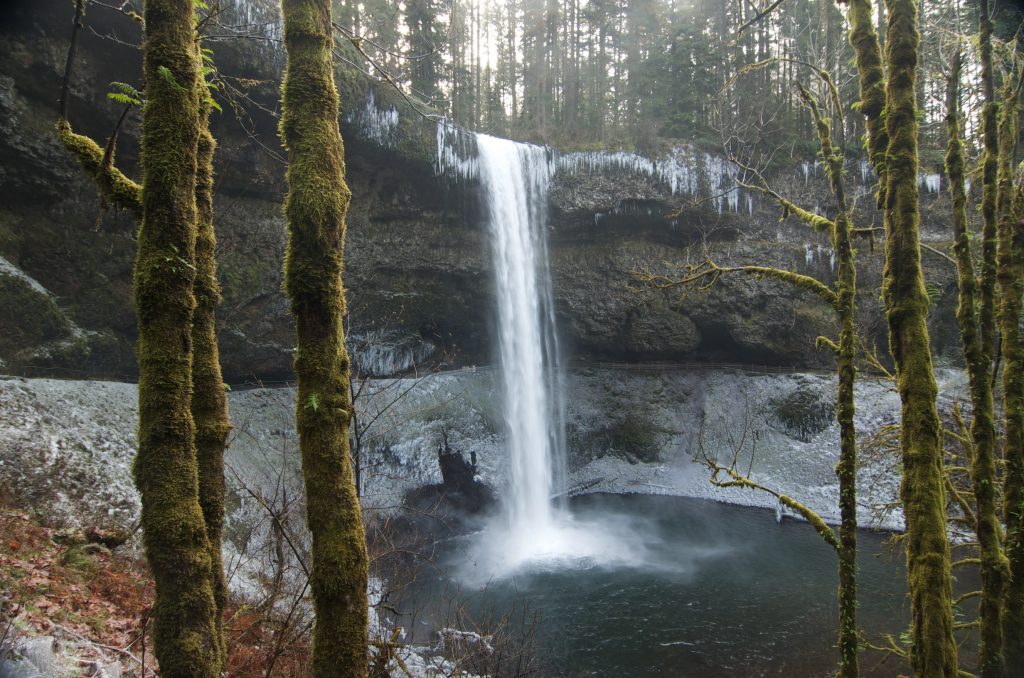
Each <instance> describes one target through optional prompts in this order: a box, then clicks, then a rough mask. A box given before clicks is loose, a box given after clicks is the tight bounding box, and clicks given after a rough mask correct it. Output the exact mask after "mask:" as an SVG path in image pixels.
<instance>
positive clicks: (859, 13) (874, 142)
mask: <svg viewBox="0 0 1024 678" xmlns="http://www.w3.org/2000/svg"><path fill="white" fill-rule="evenodd" d="M879 1H881V0H879ZM847 16H848V18H849V21H850V44H851V45H852V46H853V52H854V58H855V60H856V64H857V75H858V80H859V82H860V103H859V110H860V113H861V114H862V115H863V116H864V118H865V126H866V127H867V138H866V140H865V147H866V150H867V152H868V158H869V159H870V161H871V166H872V168H873V169H874V170H875V174H877V175H878V205H879V206H881V205H882V203H883V198H884V196H883V192H884V189H885V183H886V180H885V170H886V162H885V153H886V149H887V148H888V146H889V137H888V131H887V129H886V123H885V107H886V93H885V72H884V70H883V68H882V50H881V47H880V45H879V42H878V33H877V32H876V31H875V22H874V18H873V17H872V16H871V2H870V0H850V1H849V10H848V14H847Z"/></svg>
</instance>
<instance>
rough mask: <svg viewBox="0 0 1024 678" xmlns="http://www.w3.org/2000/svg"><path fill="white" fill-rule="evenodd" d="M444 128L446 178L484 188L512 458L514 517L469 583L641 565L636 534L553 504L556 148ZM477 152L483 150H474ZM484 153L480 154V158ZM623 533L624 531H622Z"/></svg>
mask: <svg viewBox="0 0 1024 678" xmlns="http://www.w3.org/2000/svg"><path fill="white" fill-rule="evenodd" d="M469 138H470V137H469V134H468V133H465V132H462V131H459V130H455V129H454V128H449V127H448V126H447V125H446V124H445V123H441V124H440V125H438V138H437V158H438V170H439V173H441V174H446V175H448V176H450V177H452V178H455V179H477V180H479V182H480V188H481V189H482V193H483V198H484V216H485V218H486V220H487V224H488V230H489V239H490V242H491V258H492V264H493V267H494V280H495V294H496V305H497V329H498V348H499V353H500V357H501V375H502V388H503V393H502V397H503V406H504V407H503V410H504V418H505V424H506V433H507V441H508V442H507V446H508V454H509V467H508V468H509V479H508V481H509V484H508V487H509V490H508V492H507V494H506V496H505V498H504V499H505V512H504V515H503V516H501V517H500V519H499V520H497V521H495V523H493V524H492V525H491V526H490V528H489V529H488V530H486V531H485V533H484V534H483V535H481V538H480V539H479V541H478V542H477V543H476V544H475V545H474V547H473V549H472V551H473V552H474V553H473V555H472V557H471V558H470V559H469V560H470V562H472V563H473V566H474V571H473V572H467V573H465V574H466V575H467V576H468V577H469V581H472V580H476V581H477V582H479V583H485V582H486V581H489V580H491V579H492V578H495V577H499V578H500V577H502V576H505V575H509V574H512V573H514V572H516V571H518V570H519V569H520V568H521V567H523V566H538V565H540V564H542V563H546V564H547V565H551V564H555V563H557V564H559V565H560V566H565V565H569V564H572V563H575V564H585V565H586V566H588V567H589V566H591V565H593V564H595V563H601V564H605V565H637V564H639V563H640V562H642V561H643V559H644V556H643V554H644V552H645V551H646V546H645V544H644V543H642V542H641V541H638V540H637V539H636V538H635V537H636V535H637V534H638V531H637V530H636V529H635V526H632V525H630V526H622V525H620V524H619V523H618V521H615V520H614V519H613V520H611V521H606V522H602V523H601V524H591V523H586V522H581V521H578V520H574V519H573V517H572V516H571V515H570V514H569V512H568V511H566V510H564V507H562V506H561V505H560V503H558V502H556V501H555V500H554V499H553V498H552V496H553V495H554V494H556V493H559V492H561V491H562V490H564V487H565V436H564V427H563V422H564V413H565V400H564V395H563V394H564V390H563V388H562V373H561V370H560V368H559V364H558V344H557V340H556V335H555V322H554V305H553V300H552V292H551V275H550V270H549V266H548V252H547V238H546V234H545V229H546V227H547V204H548V184H549V182H550V179H551V175H552V174H553V172H554V171H556V169H557V168H558V162H557V159H556V158H554V157H553V155H552V153H551V151H550V150H549V149H546V148H543V147H540V146H532V145H529V144H521V143H516V142H513V141H509V140H507V139H498V138H495V137H491V136H487V135H483V134H475V135H473V136H472V139H473V141H474V142H475V143H474V144H468V143H467V142H468V140H469ZM474 146H475V148H473V147H474ZM474 151H475V154H474ZM616 527H620V528H622V529H615V528H616Z"/></svg>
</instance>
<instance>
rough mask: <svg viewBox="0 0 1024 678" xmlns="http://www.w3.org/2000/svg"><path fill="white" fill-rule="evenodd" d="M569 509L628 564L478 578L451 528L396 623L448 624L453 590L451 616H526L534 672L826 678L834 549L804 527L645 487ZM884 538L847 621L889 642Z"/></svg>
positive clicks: (865, 542)
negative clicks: (411, 606) (620, 550)
mask: <svg viewBox="0 0 1024 678" xmlns="http://www.w3.org/2000/svg"><path fill="white" fill-rule="evenodd" d="M571 510H572V513H573V516H574V518H575V519H576V520H580V521H584V522H586V523H589V524H590V525H600V524H606V525H607V526H608V532H609V534H611V535H616V534H617V535H622V538H623V539H624V540H625V543H624V550H625V551H628V552H629V553H630V554H631V556H632V560H628V561H627V560H624V559H623V558H622V557H621V556H622V555H623V554H614V553H610V554H609V560H608V562H604V561H603V559H601V558H596V559H595V558H588V559H584V560H578V561H573V560H572V559H571V558H568V559H567V558H564V557H561V558H559V559H558V560H556V561H545V560H543V559H541V560H537V561H534V562H531V563H528V564H526V565H524V566H522V567H520V568H519V569H518V570H517V571H516V572H515V573H514V574H512V575H509V576H505V577H502V578H495V579H491V580H488V574H487V573H486V572H478V571H476V569H477V568H478V567H480V564H479V563H478V562H475V561H474V558H475V556H474V555H473V554H474V540H476V539H479V537H480V535H479V534H477V535H468V536H464V537H460V538H458V539H455V540H452V541H449V542H446V543H444V544H442V545H440V550H439V552H438V553H436V554H435V555H434V562H435V563H437V564H438V565H439V567H438V568H437V570H436V572H437V573H438V574H437V575H436V576H429V577H427V578H426V579H425V580H424V579H421V580H420V581H419V582H418V583H417V585H416V591H415V592H414V593H412V594H410V595H414V596H421V597H422V598H423V599H429V600H431V601H434V602H432V603H429V604H424V603H422V602H420V605H419V606H418V609H419V610H420V612H419V613H418V614H417V617H416V618H415V619H408V618H407V619H405V620H402V619H399V620H397V621H398V623H399V624H401V625H403V626H406V627H407V628H408V627H409V626H412V627H413V638H414V639H417V638H418V639H419V640H421V641H424V642H426V641H428V639H429V638H430V637H431V636H432V634H433V633H434V632H435V630H436V629H437V628H440V627H443V626H448V625H450V624H451V622H452V619H451V615H452V609H453V601H456V600H458V601H459V602H458V605H456V606H454V607H460V608H461V609H462V616H461V617H460V618H459V619H460V620H461V621H462V622H463V623H465V620H467V619H478V620H479V619H485V618H490V619H492V620H493V619H494V618H495V617H500V616H501V615H502V614H509V615H510V619H511V621H512V622H513V623H512V625H511V627H512V629H513V631H514V632H521V628H522V625H523V620H524V618H525V619H526V621H527V622H528V621H529V618H530V615H532V614H535V615H536V618H537V626H536V628H535V634H536V635H535V652H536V654H537V661H538V665H539V667H540V671H539V675H542V676H699V677H701V678H714V677H717V676H722V677H725V676H730V677H735V676H800V677H807V678H810V677H814V676H830V675H833V671H834V668H835V664H836V661H837V654H836V651H835V649H834V642H835V638H836V629H837V618H836V617H837V612H836V588H837V585H838V583H837V581H838V580H837V576H836V558H835V554H834V553H833V551H832V550H831V549H830V548H829V547H828V546H827V545H826V544H825V543H824V542H823V541H822V540H821V539H820V537H819V536H818V535H817V534H815V532H814V530H813V528H811V527H810V526H809V525H808V524H806V523H803V522H798V521H793V520H785V521H783V522H781V523H777V522H776V520H775V516H774V514H773V513H772V512H771V511H767V510H764V509H756V508H748V507H741V506H732V505H727V504H719V503H715V502H710V501H706V500H697V499H688V498H682V497H669V496H658V495H607V494H601V495H589V496H584V497H580V498H577V499H575V500H573V502H572V506H571ZM889 536H890V535H889V534H888V533H877V532H870V531H862V532H861V534H860V536H859V545H860V554H859V559H858V565H859V588H860V608H859V623H860V625H861V627H862V628H863V629H865V630H866V631H867V632H868V634H869V638H870V639H871V640H873V641H874V642H876V643H881V642H883V641H882V638H883V634H885V633H891V634H893V635H894V637H896V638H899V635H900V633H901V631H903V630H904V628H905V626H906V625H907V624H908V623H909V619H910V609H909V607H910V605H909V600H908V598H907V596H906V586H905V569H904V565H903V556H902V547H901V546H897V547H891V546H890V545H889ZM967 586H970V582H964V581H961V582H960V584H959V585H958V588H964V590H968V589H967V588H965V587H967ZM437 601H441V602H437ZM524 611H525V613H524ZM462 628H466V627H465V626H463V627H462ZM484 630H485V631H486V629H484ZM885 659H886V658H885V656H884V655H882V654H881V653H879V652H867V653H865V654H863V655H862V660H861V661H862V664H861V668H862V675H865V676H895V675H897V673H898V672H899V670H900V668H901V667H900V665H899V663H898V662H896V661H894V660H893V659H891V658H890V659H889V660H888V661H885ZM905 671H906V669H905V668H904V672H905Z"/></svg>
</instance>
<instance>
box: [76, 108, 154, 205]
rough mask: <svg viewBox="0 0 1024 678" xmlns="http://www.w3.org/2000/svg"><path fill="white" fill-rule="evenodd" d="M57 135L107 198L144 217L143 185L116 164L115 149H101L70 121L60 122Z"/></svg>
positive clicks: (111, 202) (110, 201) (109, 201)
mask: <svg viewBox="0 0 1024 678" xmlns="http://www.w3.org/2000/svg"><path fill="white" fill-rule="evenodd" d="M57 137H58V138H59V139H60V142H61V143H62V144H63V145H64V148H66V149H67V150H68V151H69V152H70V153H71V154H72V155H74V156H75V158H77V159H78V163H79V164H80V165H81V166H82V169H83V170H85V173H86V174H87V175H89V176H90V177H91V178H92V180H93V181H94V182H95V183H96V187H97V188H98V189H99V191H100V196H101V197H102V198H103V200H105V201H106V202H108V203H110V204H112V205H114V206H115V207H118V208H121V209H124V210H127V211H128V212H130V213H131V214H132V216H133V217H135V219H136V220H139V221H141V220H142V186H141V185H139V184H138V183H136V182H135V181H133V180H132V179H130V178H128V177H127V176H125V174H124V173H123V172H121V170H119V169H118V168H117V167H116V166H115V165H114V162H113V153H112V149H111V150H106V149H104V148H101V147H100V145H99V144H97V143H96V142H95V141H93V140H92V139H90V138H89V137H87V136H84V135H81V134H76V133H75V132H74V131H73V130H72V129H71V124H70V123H68V122H67V121H66V120H61V121H59V122H58V123H57ZM108 148H109V146H108Z"/></svg>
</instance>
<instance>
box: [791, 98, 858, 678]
mask: <svg viewBox="0 0 1024 678" xmlns="http://www.w3.org/2000/svg"><path fill="white" fill-rule="evenodd" d="M827 86H828V88H829V91H830V92H831V97H832V100H833V105H834V106H836V107H837V108H838V104H839V102H840V97H839V92H838V90H836V88H835V85H834V84H833V82H832V80H831V79H827ZM801 94H802V96H803V98H804V100H805V101H806V102H807V104H808V107H809V108H810V109H811V115H812V117H813V119H814V123H815V127H816V129H817V132H818V143H819V145H820V147H821V159H822V162H823V163H824V164H825V169H826V172H827V174H828V178H829V185H830V187H831V188H832V195H833V197H834V198H835V200H836V209H837V212H836V218H835V220H834V222H833V226H832V233H831V235H832V247H833V248H834V249H835V252H836V262H837V270H836V282H835V289H836V297H835V304H834V306H835V310H836V317H837V319H838V321H839V344H838V345H837V346H836V359H837V367H836V370H837V373H838V375H839V387H838V390H837V392H836V421H838V423H839V463H838V464H837V465H836V477H837V479H838V480H839V520H840V523H839V545H838V547H837V548H836V555H837V556H838V558H839V593H838V597H839V677H840V678H856V676H859V675H860V662H859V658H858V656H857V652H858V647H859V644H860V636H859V634H858V631H857V429H856V427H855V425H854V415H855V414H856V403H855V398H854V390H853V387H854V382H855V381H856V378H857V368H856V359H857V268H856V265H855V263H854V256H853V243H852V242H851V231H852V229H851V224H852V220H851V216H850V208H849V205H848V204H847V201H846V188H845V185H844V183H843V165H844V162H845V157H844V155H843V152H842V149H841V147H840V148H838V149H837V148H836V147H835V146H833V144H832V126H831V124H830V121H829V120H828V119H827V118H826V117H825V116H824V115H823V114H822V113H821V110H820V109H819V107H818V105H817V103H816V102H815V100H814V98H813V97H811V95H810V94H809V93H808V92H807V91H806V90H804V89H802V88H801ZM839 110H840V111H841V110H842V109H841V108H839ZM841 124H842V122H841V121H840V125H841Z"/></svg>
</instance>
